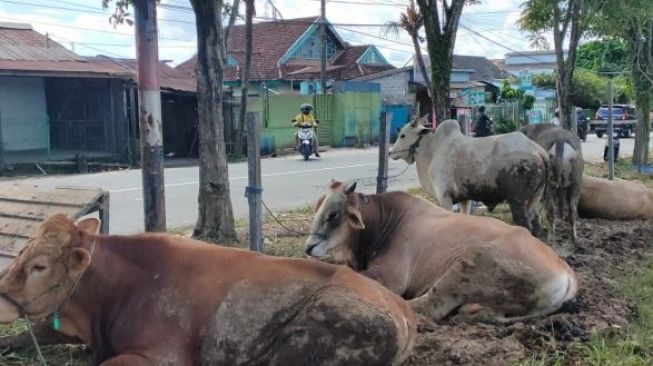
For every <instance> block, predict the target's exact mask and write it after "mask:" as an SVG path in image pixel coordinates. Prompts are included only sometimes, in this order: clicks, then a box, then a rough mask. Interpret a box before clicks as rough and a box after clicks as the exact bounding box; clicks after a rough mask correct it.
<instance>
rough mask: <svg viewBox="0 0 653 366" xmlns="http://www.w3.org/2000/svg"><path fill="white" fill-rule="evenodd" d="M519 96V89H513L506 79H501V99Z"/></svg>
mask: <svg viewBox="0 0 653 366" xmlns="http://www.w3.org/2000/svg"><path fill="white" fill-rule="evenodd" d="M516 98H519V90H517V89H513V87H511V86H510V83H509V82H508V80H507V79H506V80H504V81H503V86H502V87H501V99H516Z"/></svg>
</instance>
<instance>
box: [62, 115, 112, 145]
mask: <svg viewBox="0 0 653 366" xmlns="http://www.w3.org/2000/svg"><path fill="white" fill-rule="evenodd" d="M108 122H109V121H107V120H56V119H53V120H50V141H51V148H52V149H53V150H79V151H96V152H109V151H110V144H109V131H108Z"/></svg>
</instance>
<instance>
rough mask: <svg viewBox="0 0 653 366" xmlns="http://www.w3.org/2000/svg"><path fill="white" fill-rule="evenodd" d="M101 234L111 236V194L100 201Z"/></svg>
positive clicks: (107, 194)
mask: <svg viewBox="0 0 653 366" xmlns="http://www.w3.org/2000/svg"><path fill="white" fill-rule="evenodd" d="M100 234H104V235H109V192H108V191H107V192H105V193H104V194H103V195H102V198H101V200H100Z"/></svg>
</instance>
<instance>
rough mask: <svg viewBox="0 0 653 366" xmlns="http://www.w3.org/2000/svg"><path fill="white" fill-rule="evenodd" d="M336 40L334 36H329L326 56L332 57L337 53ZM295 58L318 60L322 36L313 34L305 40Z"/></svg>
mask: <svg viewBox="0 0 653 366" xmlns="http://www.w3.org/2000/svg"><path fill="white" fill-rule="evenodd" d="M336 49H337V46H336V41H335V40H334V39H333V37H327V44H326V57H327V58H331V57H332V56H333V55H335V53H336ZM294 58H305V59H314V60H317V59H319V58H320V37H319V35H318V34H314V35H312V36H311V37H310V38H309V39H307V40H306V42H304V45H302V48H300V49H299V51H297V53H296V54H295V56H294Z"/></svg>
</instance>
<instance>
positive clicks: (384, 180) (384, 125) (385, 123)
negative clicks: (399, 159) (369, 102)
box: [376, 112, 392, 194]
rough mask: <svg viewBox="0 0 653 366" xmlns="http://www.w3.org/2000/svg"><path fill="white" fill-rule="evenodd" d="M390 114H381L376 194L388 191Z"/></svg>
mask: <svg viewBox="0 0 653 366" xmlns="http://www.w3.org/2000/svg"><path fill="white" fill-rule="evenodd" d="M391 121H392V113H390V112H381V121H380V122H381V136H380V139H379V140H380V142H379V173H378V175H377V176H376V193H377V194H379V193H384V192H386V191H387V190H388V147H389V146H390V125H391Z"/></svg>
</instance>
